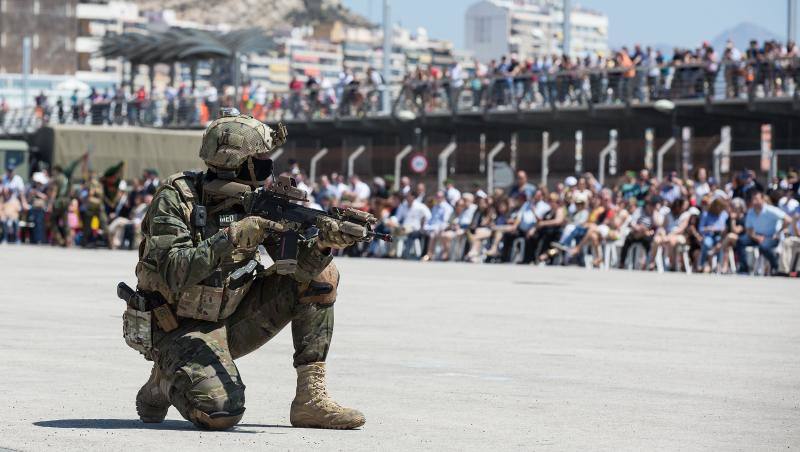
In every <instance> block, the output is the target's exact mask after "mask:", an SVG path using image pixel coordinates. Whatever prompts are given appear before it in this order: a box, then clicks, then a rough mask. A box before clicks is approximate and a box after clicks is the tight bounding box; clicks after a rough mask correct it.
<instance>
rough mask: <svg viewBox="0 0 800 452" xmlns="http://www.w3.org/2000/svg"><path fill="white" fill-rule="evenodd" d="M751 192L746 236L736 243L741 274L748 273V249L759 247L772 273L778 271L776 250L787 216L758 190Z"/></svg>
mask: <svg viewBox="0 0 800 452" xmlns="http://www.w3.org/2000/svg"><path fill="white" fill-rule="evenodd" d="M749 191H750V209H748V210H747V215H746V216H745V220H744V225H745V234H743V235H742V236H741V237H739V240H738V241H737V243H736V253H737V255H738V257H739V273H748V272H749V268H748V264H747V255H746V253H745V250H746V249H747V247H750V246H755V247H758V249H759V251H760V252H761V255H763V256H764V257H765V258H766V259H767V261H768V262H769V264H770V267H771V269H772V272H777V271H778V257H777V256H776V255H775V248H776V247H777V246H778V243H779V241H780V236H781V233H782V232H783V228H784V219H785V218H786V214H785V213H784V212H783V211H782V210H781V209H779V208H777V207H775V206H771V205H769V204H767V203H766V202H765V200H764V194H763V193H762V192H761V191H760V190H759V189H758V188H752V189H750V190H749Z"/></svg>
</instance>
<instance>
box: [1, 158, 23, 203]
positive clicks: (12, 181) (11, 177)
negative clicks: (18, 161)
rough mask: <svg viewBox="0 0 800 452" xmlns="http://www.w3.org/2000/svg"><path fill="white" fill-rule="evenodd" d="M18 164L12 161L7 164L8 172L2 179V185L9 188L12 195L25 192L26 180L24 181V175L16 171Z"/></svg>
mask: <svg viewBox="0 0 800 452" xmlns="http://www.w3.org/2000/svg"><path fill="white" fill-rule="evenodd" d="M15 169H16V166H15V165H14V164H13V163H11V164H9V165H8V166H6V174H5V175H4V176H3V179H2V182H1V183H2V187H3V188H5V189H8V190H9V193H10V194H11V196H14V197H19V196H20V195H22V194H23V193H25V182H23V181H22V176H20V175H19V174H16V173H14V170H15Z"/></svg>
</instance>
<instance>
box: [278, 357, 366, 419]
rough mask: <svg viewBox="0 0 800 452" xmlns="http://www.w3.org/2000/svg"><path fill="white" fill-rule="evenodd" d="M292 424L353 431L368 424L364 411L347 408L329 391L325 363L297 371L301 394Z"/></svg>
mask: <svg viewBox="0 0 800 452" xmlns="http://www.w3.org/2000/svg"><path fill="white" fill-rule="evenodd" d="M289 421H290V422H291V423H292V425H293V426H295V427H309V428H333V429H340V430H345V429H352V428H357V427H361V426H362V425H364V423H365V422H366V419H365V418H364V415H363V414H361V412H360V411H358V410H354V409H352V408H343V407H342V406H340V405H339V404H338V403H336V402H334V401H333V399H331V398H330V397H329V396H328V390H327V389H325V363H324V362H319V363H311V364H306V365H304V366H299V367H298V368H297V394H296V395H295V396H294V400H293V401H292V409H291V411H290V413H289Z"/></svg>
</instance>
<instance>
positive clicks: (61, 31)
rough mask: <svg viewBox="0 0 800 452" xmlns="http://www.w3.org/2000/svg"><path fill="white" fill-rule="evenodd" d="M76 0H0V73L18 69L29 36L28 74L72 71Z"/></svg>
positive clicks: (74, 59) (74, 66) (75, 63)
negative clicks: (29, 63) (26, 38)
mask: <svg viewBox="0 0 800 452" xmlns="http://www.w3.org/2000/svg"><path fill="white" fill-rule="evenodd" d="M77 3H78V1H77V0H0V74H20V73H22V45H23V39H24V38H25V37H29V38H30V39H31V68H30V70H31V74H74V73H75V71H76V70H77V64H78V59H77V52H76V50H75V40H76V38H77V35H78V22H77V17H76V14H75V13H76V7H77Z"/></svg>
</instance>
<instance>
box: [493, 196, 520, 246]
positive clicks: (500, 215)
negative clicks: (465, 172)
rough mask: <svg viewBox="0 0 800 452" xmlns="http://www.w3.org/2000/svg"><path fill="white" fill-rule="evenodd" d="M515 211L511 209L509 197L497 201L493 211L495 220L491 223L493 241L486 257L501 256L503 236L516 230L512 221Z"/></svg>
mask: <svg viewBox="0 0 800 452" xmlns="http://www.w3.org/2000/svg"><path fill="white" fill-rule="evenodd" d="M512 215H513V212H512V211H511V203H510V202H509V200H508V199H507V198H501V199H500V200H499V201H497V202H496V203H495V209H494V212H493V221H492V225H491V230H492V243H491V246H490V247H489V250H488V251H487V252H486V257H487V258H489V259H496V258H499V255H500V252H499V250H500V245H502V243H503V236H504V235H505V234H506V233H507V232H511V231H513V230H515V229H514V228H515V227H514V225H513V224H512V223H511V221H512Z"/></svg>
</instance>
